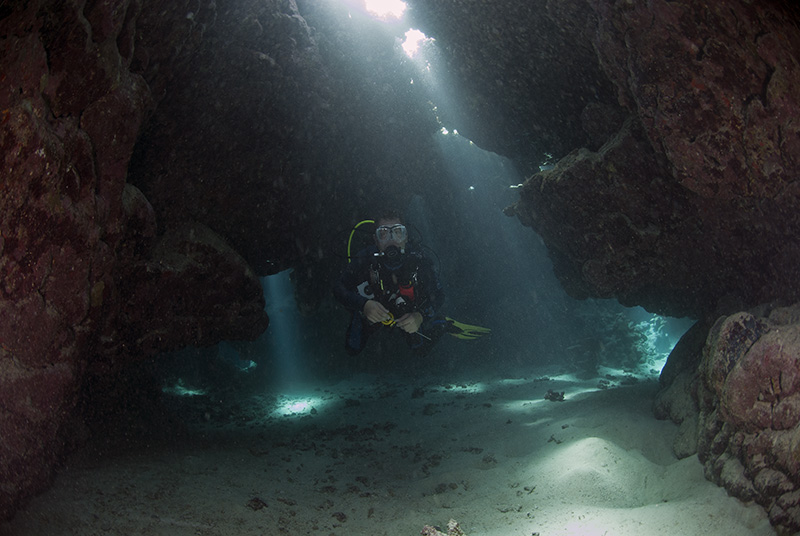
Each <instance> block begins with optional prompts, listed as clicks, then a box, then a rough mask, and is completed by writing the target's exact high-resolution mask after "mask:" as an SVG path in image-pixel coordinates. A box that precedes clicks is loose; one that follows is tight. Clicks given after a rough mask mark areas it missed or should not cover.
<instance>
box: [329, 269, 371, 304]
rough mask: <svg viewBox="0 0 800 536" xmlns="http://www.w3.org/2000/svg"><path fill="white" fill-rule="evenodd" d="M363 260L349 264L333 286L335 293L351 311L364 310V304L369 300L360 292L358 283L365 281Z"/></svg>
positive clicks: (340, 301)
mask: <svg viewBox="0 0 800 536" xmlns="http://www.w3.org/2000/svg"><path fill="white" fill-rule="evenodd" d="M364 264H365V263H363V262H353V263H350V264H348V265H347V269H345V271H344V272H343V273H342V276H341V277H340V278H339V280H338V281H337V282H336V284H335V285H334V286H333V295H334V296H335V297H336V299H337V300H339V303H341V304H342V305H344V306H345V307H346V308H348V309H350V310H351V311H363V310H364V305H365V304H366V303H367V301H368V300H369V299H368V298H366V297H364V296H362V295H361V294H359V293H358V285H359V284H360V283H361V281H363V279H364V278H363V276H362V274H363V272H364Z"/></svg>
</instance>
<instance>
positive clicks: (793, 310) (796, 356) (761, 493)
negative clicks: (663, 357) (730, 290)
mask: <svg viewBox="0 0 800 536" xmlns="http://www.w3.org/2000/svg"><path fill="white" fill-rule="evenodd" d="M670 360H672V356H670ZM697 361H699V363H700V366H699V369H698V368H695V367H692V366H686V367H683V369H682V370H681V371H679V372H678V373H676V374H674V375H670V377H669V378H662V384H663V389H662V390H661V392H660V394H659V397H658V400H657V402H656V413H657V415H658V416H660V417H662V418H670V419H672V420H673V421H674V422H676V423H678V424H680V432H679V434H678V437H677V439H676V442H675V445H674V450H675V453H676V454H677V455H678V456H679V457H685V456H689V455H692V454H695V453H697V454H698V457H699V458H700V461H701V462H702V463H703V465H704V467H705V473H706V477H707V478H709V479H710V480H712V481H714V482H716V483H717V484H718V485H720V486H724V487H725V488H726V489H727V490H728V491H729V492H730V493H731V494H732V495H734V496H736V497H738V498H740V499H741V500H743V501H756V502H757V503H758V504H760V505H761V506H763V507H764V509H765V510H766V511H767V512H768V514H769V517H770V521H771V522H772V524H773V525H774V526H775V527H776V528H777V529H778V530H779V532H780V533H782V534H796V533H797V531H799V530H800V426H798V424H800V304H796V305H794V306H791V307H774V308H773V307H769V306H763V307H760V308H758V309H756V310H753V311H749V312H744V311H743V312H739V313H736V314H733V315H730V316H723V317H720V319H719V320H717V322H716V323H715V324H714V325H713V327H712V328H711V330H710V333H709V335H708V338H707V340H706V341H705V344H704V345H703V346H702V349H697V348H695V351H694V352H693V355H692V358H691V359H689V362H690V363H691V362H694V364H696V363H697Z"/></svg>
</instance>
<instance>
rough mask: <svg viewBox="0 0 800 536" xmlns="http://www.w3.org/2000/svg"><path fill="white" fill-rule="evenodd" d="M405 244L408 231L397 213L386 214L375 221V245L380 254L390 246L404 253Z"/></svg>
mask: <svg viewBox="0 0 800 536" xmlns="http://www.w3.org/2000/svg"><path fill="white" fill-rule="evenodd" d="M407 243H408V230H407V229H406V226H405V225H404V224H403V219H402V218H401V217H400V214H399V213H398V212H396V211H389V212H386V213H384V215H383V216H381V217H380V218H378V219H377V220H375V245H376V246H378V250H379V251H380V252H381V253H385V252H386V250H387V249H388V248H389V247H392V246H394V247H396V248H397V249H399V250H400V252H401V253H405V249H406V244H407Z"/></svg>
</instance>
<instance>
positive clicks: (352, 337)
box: [344, 311, 372, 355]
mask: <svg viewBox="0 0 800 536" xmlns="http://www.w3.org/2000/svg"><path fill="white" fill-rule="evenodd" d="M370 333H372V330H371V329H370V326H369V325H368V324H367V320H366V319H365V318H364V314H363V313H362V312H361V311H356V312H355V313H353V317H352V318H351V320H350V326H348V328H347V333H346V335H345V340H344V349H345V350H346V351H347V353H348V354H350V355H358V354H360V353H361V350H363V349H364V347H365V346H366V345H367V339H368V338H369V336H370Z"/></svg>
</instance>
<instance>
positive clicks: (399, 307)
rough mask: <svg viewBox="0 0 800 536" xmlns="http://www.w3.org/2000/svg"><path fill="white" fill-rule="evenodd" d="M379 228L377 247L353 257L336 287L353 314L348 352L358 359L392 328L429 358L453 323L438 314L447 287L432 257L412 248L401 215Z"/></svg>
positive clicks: (392, 216)
mask: <svg viewBox="0 0 800 536" xmlns="http://www.w3.org/2000/svg"><path fill="white" fill-rule="evenodd" d="M375 225H376V228H375V236H374V237H373V239H374V245H372V246H369V247H367V248H365V249H363V250H362V251H360V252H359V253H357V254H356V255H355V256H354V257H352V258H351V259H348V262H349V264H348V265H347V269H346V270H345V271H344V273H343V274H342V276H341V278H340V280H339V281H338V283H337V284H336V286H335V287H334V295H335V296H336V299H338V300H339V301H340V302H341V303H342V305H344V306H345V307H346V308H347V309H349V310H350V311H352V313H353V316H352V319H351V322H350V326H349V327H348V329H347V335H346V338H345V348H346V350H347V353H348V354H350V355H356V354H358V353H360V352H361V351H362V350H363V349H364V347H365V346H366V343H367V339H368V338H369V336H370V335H372V334H373V333H375V332H376V331H378V330H379V329H384V328H389V329H399V330H401V331H402V332H403V335H404V337H405V339H406V343H407V344H408V346H409V347H410V348H411V349H412V350H413V351H414V352H415V353H417V354H419V355H425V354H427V353H428V351H430V349H431V348H432V347H433V345H434V344H435V343H436V342H437V341H438V340H439V338H441V336H442V335H443V334H444V333H445V331H446V329H447V325H448V324H447V320H446V318H445V317H444V316H443V315H440V314H438V312H439V310H440V309H441V307H442V304H443V303H444V291H443V290H442V285H441V284H440V283H439V279H438V277H437V275H436V271H435V270H434V267H433V263H432V262H431V261H430V259H428V258H427V257H425V256H424V255H423V253H422V251H421V250H419V249H416V248H414V247H412V246H410V245H409V243H408V229H407V228H406V226H405V225H404V224H403V220H402V218H401V216H400V214H399V213H398V212H396V211H389V212H386V213H385V214H383V215H382V216H381V217H380V218H379V219H377V220H376V221H375ZM351 236H352V235H351ZM350 261H352V262H350Z"/></svg>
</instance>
